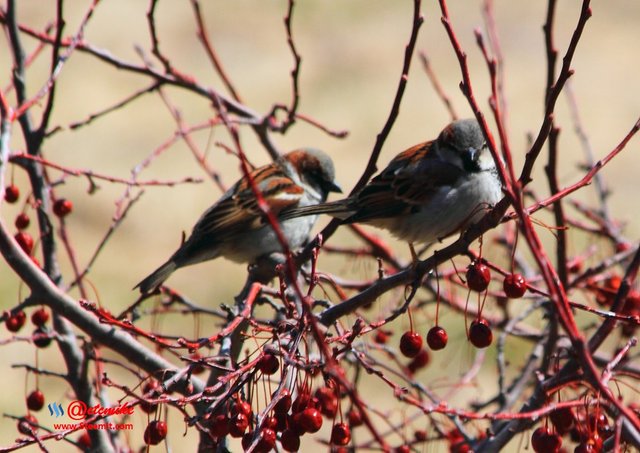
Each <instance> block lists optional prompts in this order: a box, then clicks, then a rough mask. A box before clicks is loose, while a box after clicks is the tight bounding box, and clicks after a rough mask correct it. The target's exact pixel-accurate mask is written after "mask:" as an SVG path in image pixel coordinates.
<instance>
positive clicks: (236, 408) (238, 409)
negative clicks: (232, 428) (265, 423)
mask: <svg viewBox="0 0 640 453" xmlns="http://www.w3.org/2000/svg"><path fill="white" fill-rule="evenodd" d="M236 414H243V415H246V416H247V417H249V416H250V415H251V404H249V403H248V402H246V401H245V400H243V399H242V398H241V397H239V396H238V397H236V398H235V400H234V401H233V403H232V404H231V415H236Z"/></svg>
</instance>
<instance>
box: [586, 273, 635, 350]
mask: <svg viewBox="0 0 640 453" xmlns="http://www.w3.org/2000/svg"><path fill="white" fill-rule="evenodd" d="M620 285H622V278H621V277H620V276H618V275H612V276H610V277H609V278H607V279H605V280H604V281H603V282H598V281H596V280H595V279H591V280H589V281H587V288H588V289H589V290H590V291H592V292H593V293H594V294H595V298H596V302H597V303H598V304H599V305H602V306H604V307H611V306H612V305H613V302H614V301H615V299H616V296H617V294H618V291H619V290H620ZM620 314H621V315H623V316H629V317H638V316H640V292H639V291H637V290H636V289H634V288H631V289H630V290H629V292H628V294H627V297H626V299H625V301H624V306H623V307H622V310H620ZM621 325H622V335H624V336H625V337H627V338H631V337H632V336H634V335H635V333H636V331H637V324H636V323H633V322H625V323H621Z"/></svg>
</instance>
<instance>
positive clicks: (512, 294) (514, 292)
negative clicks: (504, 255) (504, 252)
mask: <svg viewBox="0 0 640 453" xmlns="http://www.w3.org/2000/svg"><path fill="white" fill-rule="evenodd" d="M466 277H467V286H468V287H469V289H470V290H472V291H476V292H483V291H486V289H487V288H488V287H489V283H490V282H491V270H490V269H489V266H487V265H486V264H484V263H483V262H482V261H480V260H476V261H474V262H472V263H471V264H470V265H469V266H468V267H467V273H466ZM502 290H503V291H504V294H505V295H506V296H507V297H508V298H510V299H519V298H521V297H522V296H524V293H525V292H526V291H527V281H526V280H525V278H524V276H522V275H521V274H515V273H512V274H507V275H506V276H505V277H504V280H503V281H502Z"/></svg>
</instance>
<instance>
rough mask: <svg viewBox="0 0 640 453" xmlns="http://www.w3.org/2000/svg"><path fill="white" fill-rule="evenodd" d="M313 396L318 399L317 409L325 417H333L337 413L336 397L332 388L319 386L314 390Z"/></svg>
mask: <svg viewBox="0 0 640 453" xmlns="http://www.w3.org/2000/svg"><path fill="white" fill-rule="evenodd" d="M315 397H316V398H317V399H318V409H320V412H321V413H322V415H324V416H325V417H327V418H333V417H335V415H336V414H337V413H338V397H337V396H336V393H335V392H334V391H333V389H331V388H329V387H320V388H318V390H316V393H315Z"/></svg>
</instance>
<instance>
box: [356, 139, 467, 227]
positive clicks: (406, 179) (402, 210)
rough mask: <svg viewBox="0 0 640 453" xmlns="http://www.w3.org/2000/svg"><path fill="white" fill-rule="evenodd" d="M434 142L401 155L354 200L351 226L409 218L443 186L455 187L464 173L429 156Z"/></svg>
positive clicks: (426, 143)
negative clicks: (410, 214)
mask: <svg viewBox="0 0 640 453" xmlns="http://www.w3.org/2000/svg"><path fill="white" fill-rule="evenodd" d="M432 144H433V142H425V143H420V144H418V145H416V146H413V147H411V148H409V149H407V150H406V151H404V152H402V153H400V154H398V155H397V156H396V157H395V158H394V159H393V160H392V161H391V162H390V163H389V165H388V166H387V167H386V168H385V169H384V170H383V171H382V172H381V173H380V174H379V175H378V176H376V177H375V178H373V179H372V180H371V181H370V182H369V184H367V185H366V186H365V187H364V188H363V189H362V190H361V191H360V192H359V193H358V194H357V195H356V199H355V200H354V205H355V211H356V212H355V214H354V215H353V216H351V217H349V218H348V219H347V221H348V222H366V221H368V220H374V219H379V218H386V217H394V216H399V215H403V214H409V213H411V212H412V210H414V209H415V208H416V207H418V206H421V205H423V204H425V203H427V202H428V201H429V199H430V198H431V197H433V196H434V194H435V193H436V191H437V190H438V188H439V187H441V186H447V185H449V186H450V185H453V184H455V182H456V181H457V180H458V178H459V177H460V176H461V175H462V174H463V171H462V169H460V168H458V167H456V166H455V165H452V164H449V163H446V162H443V161H441V160H440V159H438V158H437V156H435V155H434V154H433V153H429V152H428V151H429V150H430V148H431V146H432Z"/></svg>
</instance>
